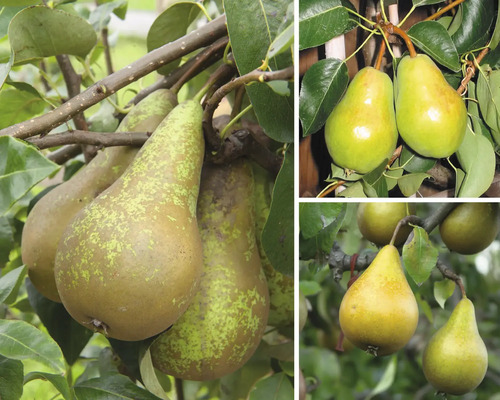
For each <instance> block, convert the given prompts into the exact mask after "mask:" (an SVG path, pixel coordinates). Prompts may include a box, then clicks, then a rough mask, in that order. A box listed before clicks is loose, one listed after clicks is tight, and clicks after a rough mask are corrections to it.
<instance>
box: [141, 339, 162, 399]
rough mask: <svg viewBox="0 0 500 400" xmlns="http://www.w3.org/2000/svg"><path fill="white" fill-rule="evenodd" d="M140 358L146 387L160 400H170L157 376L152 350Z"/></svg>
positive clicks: (148, 350) (148, 349) (145, 352)
mask: <svg viewBox="0 0 500 400" xmlns="http://www.w3.org/2000/svg"><path fill="white" fill-rule="evenodd" d="M139 358H140V369H141V378H142V382H143V384H144V387H145V388H146V389H147V390H149V391H150V392H151V393H153V394H154V395H156V396H158V397H159V398H160V399H166V400H168V397H167V395H166V393H165V390H164V389H163V387H162V386H161V384H160V382H159V380H158V377H157V376H156V372H155V368H154V367H153V360H152V359H151V351H150V348H147V349H146V351H144V352H143V354H142V356H140V357H139Z"/></svg>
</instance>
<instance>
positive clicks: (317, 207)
mask: <svg viewBox="0 0 500 400" xmlns="http://www.w3.org/2000/svg"><path fill="white" fill-rule="evenodd" d="M345 209H346V207H345V203H300V204H299V223H300V233H301V234H302V236H303V237H304V239H309V238H311V237H313V236H315V235H317V234H318V233H319V232H320V231H321V230H323V229H325V228H327V227H328V226H329V225H330V224H332V223H334V222H336V221H337V223H338V221H339V220H340V224H342V221H343V216H344V215H345ZM340 224H339V228H340Z"/></svg>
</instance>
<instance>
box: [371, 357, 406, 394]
mask: <svg viewBox="0 0 500 400" xmlns="http://www.w3.org/2000/svg"><path fill="white" fill-rule="evenodd" d="M397 366H398V356H397V355H396V354H394V355H393V356H392V357H391V359H390V361H389V363H388V364H387V368H386V369H385V371H384V374H383V375H382V377H381V378H380V380H379V382H378V383H377V386H375V388H373V390H372V391H371V392H370V394H369V395H368V397H366V400H369V399H372V398H373V396H376V395H377V394H380V393H382V392H385V391H386V390H387V389H389V388H390V387H391V386H392V384H393V383H394V379H395V377H396V371H397Z"/></svg>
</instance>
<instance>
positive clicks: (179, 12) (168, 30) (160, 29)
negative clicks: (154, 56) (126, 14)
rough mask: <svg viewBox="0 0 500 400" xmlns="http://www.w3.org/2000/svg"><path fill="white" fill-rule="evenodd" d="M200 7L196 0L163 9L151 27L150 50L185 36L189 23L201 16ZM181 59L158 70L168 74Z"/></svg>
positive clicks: (149, 36)
mask: <svg viewBox="0 0 500 400" xmlns="http://www.w3.org/2000/svg"><path fill="white" fill-rule="evenodd" d="M200 11H201V9H200V7H199V6H198V5H197V4H196V2H194V1H182V2H177V3H174V4H172V5H171V6H170V7H168V8H167V9H166V10H165V11H163V12H162V13H161V14H160V15H159V16H158V17H157V18H156V19H155V21H154V22H153V24H152V25H151V27H150V28H149V32H148V37H147V45H148V51H151V50H154V49H156V48H158V47H161V46H163V45H164V44H166V43H169V42H172V41H174V40H177V39H179V38H181V37H182V36H184V35H185V34H186V32H187V30H188V28H189V25H191V23H192V22H193V21H194V20H195V19H196V18H197V17H198V16H199V14H200ZM180 62H181V60H180V59H178V60H176V61H172V62H171V63H169V64H167V65H165V66H164V67H162V68H160V69H159V70H158V72H159V73H160V74H163V75H167V74H168V73H169V72H171V71H172V70H173V69H175V68H176V67H177V66H178V65H179V63H180Z"/></svg>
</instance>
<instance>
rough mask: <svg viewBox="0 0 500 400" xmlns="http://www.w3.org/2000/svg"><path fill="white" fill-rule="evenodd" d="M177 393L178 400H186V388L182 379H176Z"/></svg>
mask: <svg viewBox="0 0 500 400" xmlns="http://www.w3.org/2000/svg"><path fill="white" fill-rule="evenodd" d="M175 393H176V394H177V400H184V388H183V386H182V379H179V378H175Z"/></svg>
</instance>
